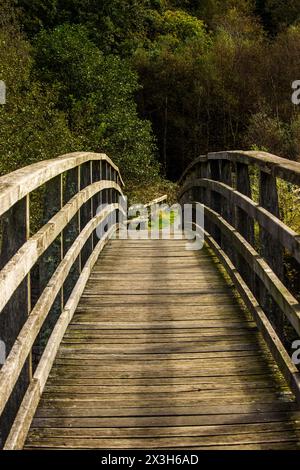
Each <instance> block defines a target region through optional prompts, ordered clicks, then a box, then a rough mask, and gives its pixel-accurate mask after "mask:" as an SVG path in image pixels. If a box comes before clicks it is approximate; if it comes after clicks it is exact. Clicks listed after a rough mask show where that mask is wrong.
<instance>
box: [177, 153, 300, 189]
mask: <svg viewBox="0 0 300 470" xmlns="http://www.w3.org/2000/svg"><path fill="white" fill-rule="evenodd" d="M209 160H227V161H231V162H232V163H243V164H245V165H255V166H257V167H258V168H259V169H261V170H263V171H265V172H266V173H269V174H271V175H272V176H274V177H278V178H281V179H284V180H285V181H288V182H290V183H293V184H296V185H299V186H300V163H298V162H294V161H291V160H287V159H286V158H282V157H277V155H272V154H271V153H267V152H262V151H259V152H258V151H243V150H230V151H226V152H211V153H208V154H207V155H200V156H199V157H197V158H196V159H195V160H193V161H192V162H191V163H190V164H189V165H188V167H187V168H186V169H185V171H184V172H183V174H182V176H181V178H180V179H179V183H182V181H183V179H184V178H185V177H186V176H187V174H188V173H189V172H190V171H192V170H193V168H195V167H196V166H197V165H198V164H199V163H204V162H208V161H209Z"/></svg>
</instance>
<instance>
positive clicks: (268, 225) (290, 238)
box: [179, 178, 300, 263]
mask: <svg viewBox="0 0 300 470" xmlns="http://www.w3.org/2000/svg"><path fill="white" fill-rule="evenodd" d="M197 187H199V188H208V189H210V190H212V191H215V192H217V193H219V194H221V195H222V196H223V197H225V198H226V199H227V200H228V203H229V204H231V205H232V206H237V207H239V208H240V209H243V210H244V211H245V212H247V213H248V215H250V216H251V217H252V218H253V219H255V220H256V221H257V222H258V223H259V224H260V225H261V226H262V227H263V228H264V229H265V230H266V231H267V232H269V234H270V235H272V236H276V238H278V241H279V242H280V243H281V245H282V246H283V247H284V248H286V249H287V250H288V251H289V252H290V253H291V255H292V256H293V257H294V258H295V259H296V260H297V261H298V263H300V237H299V234H298V233H297V232H295V231H294V230H292V229H291V228H289V227H288V226H287V225H286V224H285V223H283V222H282V221H281V220H279V219H278V218H277V217H275V216H274V215H273V214H271V213H270V212H268V211H267V210H266V209H264V208H263V207H261V206H260V205H259V204H258V203H257V202H254V201H252V199H250V198H249V197H247V196H245V195H244V194H242V193H241V192H239V191H237V190H236V189H233V188H232V187H231V186H229V185H227V184H225V183H221V182H220V181H214V180H211V179H207V178H202V179H200V178H196V179H193V180H191V181H188V182H187V183H186V184H185V185H184V186H183V187H182V188H181V190H180V192H179V197H182V196H183V195H184V194H185V193H186V192H187V191H189V190H190V189H193V188H197Z"/></svg>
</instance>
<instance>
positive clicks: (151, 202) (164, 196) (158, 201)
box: [144, 194, 168, 208]
mask: <svg viewBox="0 0 300 470" xmlns="http://www.w3.org/2000/svg"><path fill="white" fill-rule="evenodd" d="M167 199H168V195H167V194H164V195H163V196H160V197H157V198H156V199H153V201H150V202H148V203H147V204H145V205H144V207H145V208H146V207H151V206H154V205H155V204H160V203H161V202H164V201H166V200H167Z"/></svg>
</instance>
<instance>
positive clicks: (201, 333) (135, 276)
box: [0, 151, 300, 449]
mask: <svg viewBox="0 0 300 470" xmlns="http://www.w3.org/2000/svg"><path fill="white" fill-rule="evenodd" d="M253 178H256V179H257V181H259V194H256V195H255V194H252V187H253V185H252V184H251V183H252V181H253ZM279 179H280V180H283V181H285V182H286V185H287V188H291V187H293V188H294V187H295V188H296V187H299V186H300V164H299V163H294V162H290V161H288V160H285V159H282V158H278V157H276V156H273V155H269V154H266V153H261V152H260V153H257V152H240V151H236V152H221V153H213V154H208V155H206V156H201V157H199V158H198V159H197V160H196V161H195V162H193V164H191V165H190V166H189V167H188V168H187V170H186V172H185V173H184V175H183V177H182V179H181V181H180V185H181V191H180V194H179V201H180V202H181V203H182V204H186V203H190V204H194V206H195V203H196V202H201V203H202V204H203V206H204V211H205V226H204V229H203V227H198V226H197V221H196V220H195V221H194V228H195V231H197V233H198V235H199V234H200V235H203V234H204V236H205V246H204V247H203V249H201V250H198V251H194V250H189V249H187V247H189V245H188V243H190V242H189V241H187V240H185V239H184V237H181V238H178V237H175V236H173V237H172V238H171V239H169V240H167V239H163V237H159V238H157V239H139V238H138V237H137V238H136V239H126V238H125V237H116V236H113V235H115V234H116V232H117V231H120V230H121V229H122V230H124V223H123V222H122V223H121V220H122V221H123V219H124V217H121V215H122V211H123V209H122V205H120V204H119V195H122V186H123V182H122V178H121V175H120V173H119V170H118V168H117V167H116V166H115V165H114V164H113V162H112V161H111V160H110V159H109V158H108V157H107V156H106V155H103V154H94V153H75V154H70V155H65V156H62V157H60V158H56V159H54V160H50V161H46V162H45V161H44V162H40V163H37V164H34V165H31V166H29V167H26V168H23V169H21V170H18V171H16V172H14V173H11V174H9V175H6V176H4V177H2V178H0V215H1V216H2V229H1V245H2V249H1V265H0V268H1V272H0V293H1V294H0V311H1V314H0V340H1V343H0V344H2V349H4V348H6V359H5V362H4V364H3V366H2V368H1V370H0V415H1V423H0V424H1V439H2V447H3V448H4V449H22V448H25V449H114V448H115V449H117V448H120V449H129V448H130V449H138V448H140V449H151V448H152V449H159V448H161V449H168V448H171V449H177V448H182V449H298V448H299V444H300V421H299V420H300V413H299V406H300V376H299V372H298V369H297V367H296V365H294V363H293V361H292V360H291V350H290V349H288V348H289V346H288V343H287V340H286V337H287V333H286V332H287V330H288V331H294V332H295V336H294V337H295V338H297V337H298V338H299V335H300V306H299V302H298V300H297V299H296V298H295V295H296V293H295V292H294V293H292V292H291V291H290V290H289V289H288V288H287V286H286V282H285V276H284V272H283V265H284V263H283V257H284V256H287V255H288V256H289V257H290V259H292V260H293V261H294V263H295V266H298V264H297V263H299V262H300V249H299V247H300V236H299V234H297V233H295V232H293V231H292V230H291V229H290V228H289V227H287V226H286V225H285V224H284V223H283V222H282V221H281V220H280V205H279V202H278V194H277V185H276V182H277V180H279ZM252 196H253V197H252ZM99 207H100V210H99V209H98V208H99ZM101 207H102V209H101ZM182 228H183V229H184V227H182ZM196 229H197V230H196ZM183 233H185V232H183Z"/></svg>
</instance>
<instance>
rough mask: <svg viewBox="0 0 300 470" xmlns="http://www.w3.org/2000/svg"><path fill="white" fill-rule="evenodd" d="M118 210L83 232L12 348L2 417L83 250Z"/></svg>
mask: <svg viewBox="0 0 300 470" xmlns="http://www.w3.org/2000/svg"><path fill="white" fill-rule="evenodd" d="M116 209H120V207H119V205H118V204H111V205H110V206H108V208H107V209H104V210H103V211H102V212H100V213H99V214H98V215H96V216H95V217H94V218H93V219H92V220H91V221H90V222H89V223H88V224H87V225H86V226H85V228H84V229H83V230H82V232H81V233H80V235H79V236H78V237H77V239H76V240H75V242H74V243H73V245H72V246H71V248H70V249H69V251H68V252H67V254H66V256H65V257H64V259H63V260H62V261H61V263H60V264H59V266H58V267H57V269H56V271H55V272H54V274H53V276H52V277H51V279H50V281H49V283H48V284H47V286H46V288H45V289H44V291H43V293H42V295H41V297H40V298H39V300H38V301H37V303H36V305H35V307H34V308H33V309H32V311H31V313H30V314H29V316H28V319H27V321H26V322H25V324H24V326H23V328H22V330H21V332H20V334H19V335H18V338H17V340H16V342H15V344H14V346H13V347H12V349H11V351H10V353H9V355H8V357H7V359H6V361H5V363H4V365H3V367H2V369H1V370H0V414H1V413H2V412H3V410H4V407H5V405H6V403H7V401H8V399H9V397H10V395H11V393H12V391H13V388H14V386H15V384H16V382H17V379H18V377H19V375H20V373H21V370H22V368H23V366H24V364H25V361H26V359H27V357H28V355H29V353H30V350H31V348H32V346H33V344H34V341H35V339H36V338H37V335H38V333H39V331H40V328H41V326H42V325H43V323H44V321H45V319H46V318H47V315H48V313H49V310H50V308H51V306H52V305H53V302H54V301H55V298H56V296H57V294H58V292H59V291H60V289H61V287H62V285H63V283H64V281H65V280H66V278H67V275H68V273H69V272H70V269H71V267H72V266H73V264H74V262H75V260H76V258H77V257H78V255H79V253H80V251H81V249H82V247H83V246H84V244H85V243H86V241H87V240H88V238H89V236H90V235H91V233H92V232H93V230H94V229H95V228H96V227H97V226H98V225H99V224H100V223H101V222H103V221H104V220H105V219H106V218H107V217H109V216H110V214H112V213H113V212H114V211H115V210H116Z"/></svg>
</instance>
